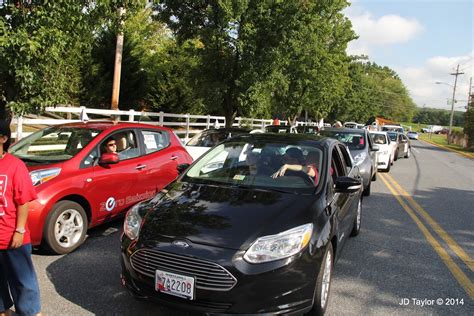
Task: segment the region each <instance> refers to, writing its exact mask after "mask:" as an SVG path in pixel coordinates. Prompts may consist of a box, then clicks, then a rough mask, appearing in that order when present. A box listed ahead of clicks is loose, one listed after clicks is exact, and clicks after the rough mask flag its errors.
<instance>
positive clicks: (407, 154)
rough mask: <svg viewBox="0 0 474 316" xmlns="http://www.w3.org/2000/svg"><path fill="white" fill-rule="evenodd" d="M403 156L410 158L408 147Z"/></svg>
mask: <svg viewBox="0 0 474 316" xmlns="http://www.w3.org/2000/svg"><path fill="white" fill-rule="evenodd" d="M405 158H410V148H408V150H407V152H406V154H405Z"/></svg>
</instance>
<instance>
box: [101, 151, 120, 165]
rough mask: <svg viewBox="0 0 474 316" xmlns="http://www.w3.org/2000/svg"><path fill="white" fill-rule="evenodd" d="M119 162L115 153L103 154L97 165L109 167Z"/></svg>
mask: <svg viewBox="0 0 474 316" xmlns="http://www.w3.org/2000/svg"><path fill="white" fill-rule="evenodd" d="M119 161H120V159H119V156H118V154H117V153H104V154H102V155H101V156H100V159H99V165H111V164H116V163H118V162H119Z"/></svg>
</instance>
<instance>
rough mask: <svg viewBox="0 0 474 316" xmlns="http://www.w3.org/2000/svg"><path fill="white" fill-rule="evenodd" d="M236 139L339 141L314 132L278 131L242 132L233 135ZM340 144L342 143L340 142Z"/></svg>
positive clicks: (270, 141) (278, 141)
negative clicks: (283, 132) (288, 132)
mask: <svg viewBox="0 0 474 316" xmlns="http://www.w3.org/2000/svg"><path fill="white" fill-rule="evenodd" d="M236 139H251V140H255V141H261V142H267V143H272V142H275V143H281V142H285V140H288V141H293V142H294V141H296V142H300V141H315V142H318V143H320V144H321V145H325V144H327V145H330V144H333V143H340V142H339V141H338V140H336V139H334V138H330V137H325V136H319V135H315V134H278V133H261V134H242V135H239V136H236V137H233V138H232V140H236ZM341 144H342V143H341Z"/></svg>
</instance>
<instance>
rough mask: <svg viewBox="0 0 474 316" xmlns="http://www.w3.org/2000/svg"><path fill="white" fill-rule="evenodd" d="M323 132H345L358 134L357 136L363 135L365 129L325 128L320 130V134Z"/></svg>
mask: <svg viewBox="0 0 474 316" xmlns="http://www.w3.org/2000/svg"><path fill="white" fill-rule="evenodd" d="M324 131H329V132H345V133H359V134H361V133H362V134H363V133H365V131H366V130H365V129H361V128H347V127H331V128H325V129H323V130H321V132H324Z"/></svg>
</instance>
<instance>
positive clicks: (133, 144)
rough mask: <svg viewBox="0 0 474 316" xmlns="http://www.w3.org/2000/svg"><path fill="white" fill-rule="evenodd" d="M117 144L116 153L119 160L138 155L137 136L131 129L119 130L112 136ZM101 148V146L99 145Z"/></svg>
mask: <svg viewBox="0 0 474 316" xmlns="http://www.w3.org/2000/svg"><path fill="white" fill-rule="evenodd" d="M112 137H113V138H114V139H115V142H116V145H117V153H118V155H119V158H120V160H126V159H131V158H135V157H138V156H140V148H139V147H138V142H137V137H136V135H135V133H134V132H133V131H132V130H126V131H120V132H118V133H116V134H114V135H113V136H112ZM101 148H102V147H101Z"/></svg>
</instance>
